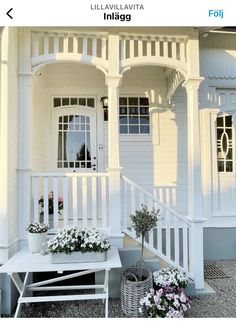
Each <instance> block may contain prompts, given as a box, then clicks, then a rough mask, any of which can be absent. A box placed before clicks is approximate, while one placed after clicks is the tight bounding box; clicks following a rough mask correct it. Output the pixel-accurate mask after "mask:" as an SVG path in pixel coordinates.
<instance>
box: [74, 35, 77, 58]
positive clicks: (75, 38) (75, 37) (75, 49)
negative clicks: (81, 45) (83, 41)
mask: <svg viewBox="0 0 236 323" xmlns="http://www.w3.org/2000/svg"><path fill="white" fill-rule="evenodd" d="M73 54H78V36H77V35H74V36H73Z"/></svg>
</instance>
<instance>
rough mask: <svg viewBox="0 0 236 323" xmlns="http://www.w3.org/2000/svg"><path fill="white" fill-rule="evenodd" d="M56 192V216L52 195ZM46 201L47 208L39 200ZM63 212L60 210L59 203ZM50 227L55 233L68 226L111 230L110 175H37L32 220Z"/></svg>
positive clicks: (33, 177)
mask: <svg viewBox="0 0 236 323" xmlns="http://www.w3.org/2000/svg"><path fill="white" fill-rule="evenodd" d="M50 192H53V214H49V202H50V201H49V198H48V197H49V194H50ZM40 199H43V203H44V206H43V208H42V207H41V206H40V204H39V200H40ZM59 200H63V209H62V210H61V211H59V210H58V201H59ZM39 220H40V221H42V222H45V223H47V224H49V225H50V229H51V231H55V230H57V229H58V228H62V227H65V226H68V225H79V226H81V227H96V228H99V229H102V230H108V229H109V227H110V219H109V175H108V174H107V173H80V174H78V173H33V174H32V219H31V221H36V222H38V221H39Z"/></svg>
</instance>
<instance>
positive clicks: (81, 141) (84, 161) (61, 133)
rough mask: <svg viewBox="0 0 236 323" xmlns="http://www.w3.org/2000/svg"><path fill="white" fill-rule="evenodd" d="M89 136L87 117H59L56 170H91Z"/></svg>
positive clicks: (88, 119)
mask: <svg viewBox="0 0 236 323" xmlns="http://www.w3.org/2000/svg"><path fill="white" fill-rule="evenodd" d="M62 120H63V121H62ZM90 136H91V133H90V118H89V117H85V116H80V115H70V116H64V117H63V118H61V117H59V127H58V153H57V165H58V168H91V138H90Z"/></svg>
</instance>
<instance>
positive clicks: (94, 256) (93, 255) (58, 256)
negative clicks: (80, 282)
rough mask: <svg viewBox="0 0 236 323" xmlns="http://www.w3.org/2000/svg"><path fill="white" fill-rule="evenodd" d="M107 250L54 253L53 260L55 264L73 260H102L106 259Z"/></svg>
mask: <svg viewBox="0 0 236 323" xmlns="http://www.w3.org/2000/svg"><path fill="white" fill-rule="evenodd" d="M106 257H107V252H83V253H82V252H79V251H74V252H72V253H70V254H65V253H64V252H61V253H52V254H51V262H52V263H53V264H66V263H72V262H101V261H106Z"/></svg>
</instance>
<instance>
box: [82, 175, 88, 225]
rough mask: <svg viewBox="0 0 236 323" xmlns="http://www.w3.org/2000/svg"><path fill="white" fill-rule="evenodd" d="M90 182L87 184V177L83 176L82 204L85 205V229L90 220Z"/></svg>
mask: <svg viewBox="0 0 236 323" xmlns="http://www.w3.org/2000/svg"><path fill="white" fill-rule="evenodd" d="M87 184H88V182H87V177H86V176H83V177H82V188H83V190H82V194H83V198H82V204H83V227H87V220H88V195H87V194H88V192H87V190H88V185H87Z"/></svg>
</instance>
